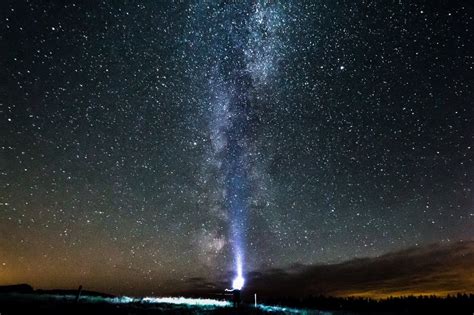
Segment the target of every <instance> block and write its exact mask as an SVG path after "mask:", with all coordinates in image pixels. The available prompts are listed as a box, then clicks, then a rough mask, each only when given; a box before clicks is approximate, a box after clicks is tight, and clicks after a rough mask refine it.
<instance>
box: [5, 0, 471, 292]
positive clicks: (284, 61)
mask: <svg viewBox="0 0 474 315" xmlns="http://www.w3.org/2000/svg"><path fill="white" fill-rule="evenodd" d="M472 34H474V32H473V31H472V6H470V5H466V4H462V3H455V2H453V1H445V2H439V3H432V2H431V1H429V2H428V1H426V3H423V2H420V1H416V3H414V2H408V1H393V2H376V1H359V2H356V1H332V0H331V1H309V0H308V1H270V0H268V1H263V0H262V1H250V0H248V1H206V0H202V1H197V0H196V1H144V2H141V3H139V4H138V3H132V2H125V1H124V2H120V3H114V4H112V3H109V2H107V1H103V2H96V1H93V2H89V3H82V2H73V1H70V2H68V3H63V2H62V1H48V2H41V1H29V2H26V1H1V3H0V56H1V58H0V68H1V69H2V71H1V73H2V75H1V77H0V96H1V97H0V132H1V137H0V141H1V143H0V169H1V173H0V175H1V177H0V284H3V283H17V282H27V283H31V284H32V285H34V286H36V287H44V288H47V287H77V286H78V284H83V285H84V287H87V288H91V289H96V290H102V291H107V292H113V293H121V292H123V293H133V294H150V293H152V292H154V293H157V292H159V293H161V292H170V291H177V290H178V291H179V290H185V289H186V288H189V287H190V286H191V285H192V284H193V283H196V282H199V283H206V281H207V280H210V281H213V283H216V282H217V283H220V284H221V286H219V288H217V287H216V288H215V290H220V289H222V288H224V287H228V286H230V285H231V281H232V278H233V277H234V276H235V273H238V269H239V267H238V265H239V264H240V263H241V264H242V268H243V270H242V273H243V274H244V275H248V274H249V273H251V272H252V271H258V270H265V269H269V268H270V269H271V268H290V269H289V270H292V269H291V268H293V267H289V266H294V264H308V265H312V264H326V263H341V262H343V261H347V260H353V259H356V258H360V257H367V256H369V257H376V256H379V255H382V254H384V253H387V252H391V251H394V250H401V249H406V248H408V247H420V246H424V245H427V244H431V243H442V244H451V243H453V242H456V241H467V240H472V239H473V237H474V235H473V231H474V213H473V209H472V200H473V195H472V170H473V162H472V144H473V138H472V135H473V128H472V126H473V125H474V124H473V119H472V104H473V99H474V96H473V91H474V88H473V86H472V77H473V76H472V74H473V67H474V66H473V56H472V49H470V47H472V44H473V43H472V41H473V39H472ZM247 279H256V278H255V274H252V276H251V277H250V276H249V277H247ZM248 284H249V286H250V285H251V283H248ZM246 285H247V284H246Z"/></svg>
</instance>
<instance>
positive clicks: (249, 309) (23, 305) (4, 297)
mask: <svg viewBox="0 0 474 315" xmlns="http://www.w3.org/2000/svg"><path fill="white" fill-rule="evenodd" d="M77 292H78V291H77V290H49V291H43V290H33V288H32V287H31V286H28V285H19V286H11V287H1V286H0V315H16V314H39V315H42V314H53V315H55V314H81V315H83V314H92V315H94V314H117V315H119V314H120V315H122V314H123V315H132V314H133V315H142V314H319V315H322V314H324V315H342V314H347V315H349V314H353V315H354V314H360V315H362V314H387V315H389V314H469V315H472V314H474V295H473V294H470V295H467V294H458V295H455V296H448V297H446V298H440V297H436V296H430V297H426V296H425V297H421V296H420V297H402V298H389V299H384V300H379V301H377V300H371V299H366V298H333V297H323V296H318V297H306V298H300V299H295V298H278V299H276V298H274V299H268V298H267V299H262V300H263V301H262V302H264V304H265V305H274V306H276V307H268V306H264V305H260V306H259V307H258V308H255V307H254V306H253V305H245V304H243V305H242V306H241V307H240V308H239V309H235V308H233V307H230V306H229V307H226V306H215V305H187V304H169V303H161V302H160V303H146V301H141V300H140V299H134V300H130V299H129V300H128V301H126V300H124V299H127V298H121V297H115V296H113V295H108V294H103V293H98V292H92V291H82V292H81V297H80V299H79V300H78V301H76V297H77ZM316 310H319V311H316Z"/></svg>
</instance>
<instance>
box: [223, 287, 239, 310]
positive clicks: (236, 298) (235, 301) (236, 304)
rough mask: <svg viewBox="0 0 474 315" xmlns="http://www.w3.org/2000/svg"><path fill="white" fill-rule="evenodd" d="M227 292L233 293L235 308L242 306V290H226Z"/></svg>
mask: <svg viewBox="0 0 474 315" xmlns="http://www.w3.org/2000/svg"><path fill="white" fill-rule="evenodd" d="M225 290H226V292H231V293H232V303H233V304H234V307H235V308H237V307H239V305H240V302H241V301H242V300H241V298H240V290H238V289H232V290H229V289H225Z"/></svg>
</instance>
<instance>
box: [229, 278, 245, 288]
mask: <svg viewBox="0 0 474 315" xmlns="http://www.w3.org/2000/svg"><path fill="white" fill-rule="evenodd" d="M244 282H245V279H244V278H243V277H242V276H237V277H236V278H235V279H234V281H233V282H232V289H234V290H242V288H243V287H244Z"/></svg>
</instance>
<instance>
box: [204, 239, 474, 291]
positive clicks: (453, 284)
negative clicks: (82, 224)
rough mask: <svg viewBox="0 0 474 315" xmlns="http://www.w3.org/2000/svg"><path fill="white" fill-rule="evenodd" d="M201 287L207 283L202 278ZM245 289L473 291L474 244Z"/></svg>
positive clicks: (313, 269)
mask: <svg viewBox="0 0 474 315" xmlns="http://www.w3.org/2000/svg"><path fill="white" fill-rule="evenodd" d="M200 283H206V281H205V280H204V279H201V281H200ZM207 284H208V283H207ZM247 284H248V286H247V291H249V292H250V291H251V292H258V293H259V294H260V295H261V296H270V295H273V296H288V295H294V296H298V295H303V296H305V295H312V294H325V295H335V296H347V295H358V296H371V297H384V296H389V295H409V294H440V295H444V294H449V293H455V292H474V242H472V241H471V242H459V243H455V244H449V245H440V244H434V245H430V246H426V247H421V248H409V249H406V250H402V251H397V252H391V253H388V254H385V255H382V256H379V257H375V258H362V259H353V260H349V261H347V262H344V263H340V264H332V265H309V266H305V265H293V266H291V267H289V268H288V269H269V270H264V271H255V272H251V273H249V274H248V276H247ZM221 285H222V284H221ZM213 287H215V288H217V287H218V285H217V284H216V285H215V286H213ZM195 288H196V289H202V288H203V286H202V285H200V286H196V287H195ZM207 288H210V286H208V287H207Z"/></svg>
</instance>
